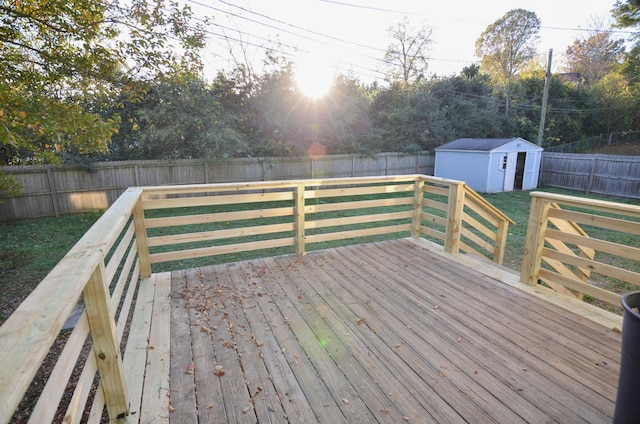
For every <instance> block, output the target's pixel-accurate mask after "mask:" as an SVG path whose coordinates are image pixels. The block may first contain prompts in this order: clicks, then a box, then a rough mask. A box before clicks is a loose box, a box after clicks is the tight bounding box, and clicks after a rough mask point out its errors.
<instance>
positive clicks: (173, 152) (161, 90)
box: [107, 72, 248, 160]
mask: <svg viewBox="0 0 640 424" xmlns="http://www.w3.org/2000/svg"><path fill="white" fill-rule="evenodd" d="M227 90H228V87H224V86H221V85H214V87H213V88H212V87H209V86H207V84H205V82H204V81H203V80H202V79H200V78H199V77H198V76H197V75H194V74H192V73H188V72H184V73H173V74H170V75H167V76H163V77H158V78H156V79H155V80H154V81H153V83H152V84H151V85H150V87H149V89H148V91H147V93H146V94H145V95H144V97H143V98H142V99H141V100H137V101H133V102H127V103H126V104H125V105H124V106H123V108H122V110H121V112H120V114H121V116H122V118H123V124H122V125H121V131H120V132H119V133H118V134H117V135H115V136H114V138H113V142H112V144H111V145H110V146H109V150H108V156H107V157H108V158H109V159H112V160H126V159H140V158H144V159H188V158H208V159H219V158H224V157H237V156H246V152H247V148H248V146H247V143H246V139H245V137H244V136H243V135H242V134H241V132H240V131H238V128H237V126H238V125H237V122H236V121H238V120H240V115H237V114H235V113H234V112H231V113H228V111H227V110H226V108H225V107H224V104H223V102H224V101H228V97H229V96H230V94H229V93H228V91H227Z"/></svg>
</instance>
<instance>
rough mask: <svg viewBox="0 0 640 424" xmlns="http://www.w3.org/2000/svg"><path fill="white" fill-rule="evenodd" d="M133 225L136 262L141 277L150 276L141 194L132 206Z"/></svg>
mask: <svg viewBox="0 0 640 424" xmlns="http://www.w3.org/2000/svg"><path fill="white" fill-rule="evenodd" d="M133 226H134V228H135V230H136V246H137V247H138V262H139V263H140V275H141V276H142V278H149V277H151V262H150V261H149V244H148V243H147V229H146V228H145V225H144V208H143V206H142V194H141V195H140V197H139V198H138V201H137V202H136V205H135V206H134V207H133Z"/></svg>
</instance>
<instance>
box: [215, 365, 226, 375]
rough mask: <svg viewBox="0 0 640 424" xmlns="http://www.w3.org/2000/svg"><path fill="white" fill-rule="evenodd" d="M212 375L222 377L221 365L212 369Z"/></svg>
mask: <svg viewBox="0 0 640 424" xmlns="http://www.w3.org/2000/svg"><path fill="white" fill-rule="evenodd" d="M213 373H214V374H215V375H217V376H218V377H222V376H223V375H224V368H223V367H222V365H216V366H215V368H214V369H213Z"/></svg>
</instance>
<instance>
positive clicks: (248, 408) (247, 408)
mask: <svg viewBox="0 0 640 424" xmlns="http://www.w3.org/2000/svg"><path fill="white" fill-rule="evenodd" d="M252 409H253V405H252V404H249V406H247V407H246V408H244V409H243V410H242V412H243V413H245V414H246V413H247V412H249V411H251V410H252Z"/></svg>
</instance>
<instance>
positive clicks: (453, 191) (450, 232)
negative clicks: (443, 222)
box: [444, 182, 464, 253]
mask: <svg viewBox="0 0 640 424" xmlns="http://www.w3.org/2000/svg"><path fill="white" fill-rule="evenodd" d="M448 206H449V207H448V209H447V229H446V234H445V240H444V250H445V252H448V253H458V252H459V251H460V234H461V231H462V210H463V208H464V182H458V183H454V184H451V185H450V186H449V199H448Z"/></svg>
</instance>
